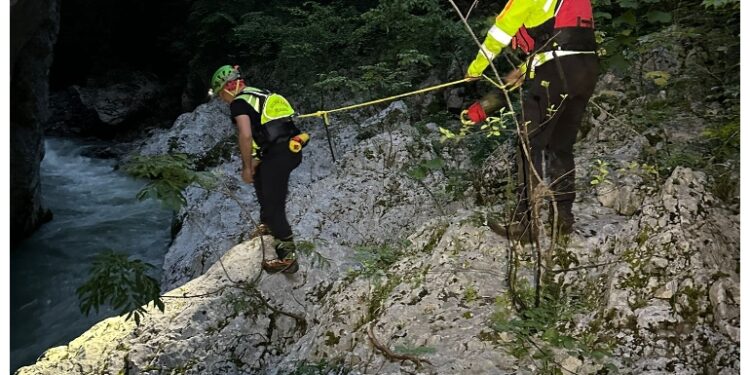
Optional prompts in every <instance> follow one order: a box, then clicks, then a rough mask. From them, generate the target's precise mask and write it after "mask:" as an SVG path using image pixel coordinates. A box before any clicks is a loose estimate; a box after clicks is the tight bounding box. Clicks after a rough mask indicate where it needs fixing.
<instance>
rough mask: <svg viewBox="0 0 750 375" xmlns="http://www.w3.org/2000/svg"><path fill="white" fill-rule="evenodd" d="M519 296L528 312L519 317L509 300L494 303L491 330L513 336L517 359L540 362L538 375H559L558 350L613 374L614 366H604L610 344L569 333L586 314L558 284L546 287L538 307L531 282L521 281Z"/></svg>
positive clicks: (509, 345) (510, 346)
mask: <svg viewBox="0 0 750 375" xmlns="http://www.w3.org/2000/svg"><path fill="white" fill-rule="evenodd" d="M517 293H518V296H519V297H520V298H523V299H525V300H526V301H527V302H526V306H530V307H529V308H527V309H525V310H523V311H521V312H519V313H518V314H517V315H516V314H515V313H514V311H513V307H512V304H511V301H510V298H509V297H508V296H500V297H498V298H496V300H495V312H494V313H493V314H492V316H491V317H490V322H489V323H490V327H491V328H492V329H493V330H494V331H495V332H497V333H501V332H506V333H509V334H511V335H512V337H513V341H511V342H509V343H507V344H506V345H507V349H508V351H509V353H510V354H511V355H513V356H514V357H516V358H519V359H522V358H529V359H531V360H533V361H535V362H537V367H538V368H539V371H540V372H539V373H543V374H559V373H567V372H569V371H562V372H560V369H561V365H560V364H559V363H558V362H557V361H556V358H555V350H556V349H557V350H559V349H562V350H565V351H567V352H568V354H570V355H573V356H575V357H578V358H587V359H589V360H591V361H593V362H596V363H600V364H602V366H603V369H606V371H609V373H612V371H613V370H614V371H616V369H614V367H613V366H611V365H609V364H603V363H602V362H603V361H604V359H605V358H606V357H607V356H608V355H609V344H608V343H606V342H601V341H600V340H599V339H598V338H597V337H592V336H591V334H588V335H587V336H585V337H581V335H580V334H577V333H575V332H569V331H568V328H567V327H569V326H570V323H572V322H574V320H575V315H576V314H578V313H579V312H580V311H582V310H583V308H584V307H583V306H582V304H581V302H579V299H578V298H572V297H571V296H569V295H567V294H565V293H563V291H562V290H561V289H560V287H559V286H558V285H557V284H555V283H546V284H544V286H543V288H542V301H543V303H541V304H539V305H538V306H535V305H534V304H533V299H534V298H535V297H534V295H535V291H534V289H533V288H531V287H530V285H529V283H528V282H525V280H521V282H519V283H518V285H517Z"/></svg>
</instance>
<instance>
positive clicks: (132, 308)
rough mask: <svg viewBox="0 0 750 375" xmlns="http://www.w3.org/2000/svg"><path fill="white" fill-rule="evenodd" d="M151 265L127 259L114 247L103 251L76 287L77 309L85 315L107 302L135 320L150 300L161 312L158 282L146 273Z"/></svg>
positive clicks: (136, 320)
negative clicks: (81, 282)
mask: <svg viewBox="0 0 750 375" xmlns="http://www.w3.org/2000/svg"><path fill="white" fill-rule="evenodd" d="M153 269H154V266H153V265H151V264H148V263H144V262H142V261H140V260H137V259H136V260H128V256H127V255H126V254H122V253H116V252H114V251H111V250H110V251H105V252H102V253H100V254H98V255H97V256H96V258H94V261H93V263H92V267H91V273H90V276H89V279H88V280H87V281H86V282H85V283H84V284H83V285H81V286H80V287H79V288H78V289H77V290H76V294H77V295H78V300H79V304H80V308H81V312H82V313H83V314H84V315H88V314H89V313H90V312H91V310H92V309H93V310H94V311H96V312H99V308H100V307H101V306H104V305H109V306H111V307H112V308H113V309H115V310H119V314H120V315H125V314H127V316H126V317H125V319H126V320H127V319H130V318H131V317H132V318H134V319H135V323H136V324H140V323H141V316H142V315H143V314H145V313H146V309H145V308H144V306H147V305H148V304H149V303H153V304H154V306H156V307H157V308H158V309H159V310H160V311H161V312H164V302H162V300H161V298H160V289H159V282H158V281H157V280H156V279H154V278H153V277H151V276H149V275H148V273H149V272H150V271H152V270H153Z"/></svg>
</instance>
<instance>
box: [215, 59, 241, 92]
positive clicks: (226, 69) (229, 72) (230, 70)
mask: <svg viewBox="0 0 750 375" xmlns="http://www.w3.org/2000/svg"><path fill="white" fill-rule="evenodd" d="M239 78H240V70H239V67H238V66H236V65H235V66H231V65H224V66H222V67H221V68H219V69H217V70H216V72H215V73H214V75H213V77H211V90H212V91H213V93H214V94H218V93H219V91H221V89H222V88H224V85H225V84H226V83H227V82H230V81H234V80H235V79H239Z"/></svg>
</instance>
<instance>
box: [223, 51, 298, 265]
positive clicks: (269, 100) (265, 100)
mask: <svg viewBox="0 0 750 375" xmlns="http://www.w3.org/2000/svg"><path fill="white" fill-rule="evenodd" d="M211 90H212V92H213V94H212V95H218V96H219V97H220V98H221V100H223V101H224V102H226V103H229V108H230V112H231V116H232V120H233V122H234V124H235V126H236V127H237V137H238V142H237V143H238V144H239V147H240V153H241V156H242V180H243V181H245V182H247V183H252V184H254V185H255V193H256V195H257V198H258V203H259V204H260V222H261V228H259V229H260V230H259V232H261V234H266V233H267V232H270V234H271V235H273V237H274V248H275V249H276V255H277V259H273V260H265V259H264V260H263V263H262V265H263V269H264V270H266V271H267V272H269V273H275V272H283V273H295V272H297V270H298V269H299V265H298V264H297V255H296V247H295V244H294V238H293V234H292V228H291V226H290V225H289V221H288V220H287V218H286V198H287V194H288V191H289V175H290V174H291V172H292V171H293V170H294V169H295V168H297V166H299V164H300V163H301V162H302V153H301V152H300V148H301V147H293V144H295V142H298V143H296V145H297V146H299V142H300V137H302V136H304V142H302V143H303V145H304V143H306V141H307V137H306V134H304V133H301V132H300V130H299V129H298V128H297V127H296V126H295V125H294V122H293V121H292V118H291V116H292V115H293V114H294V109H293V108H292V106H291V105H290V104H289V102H288V101H287V100H286V99H285V98H284V97H283V96H281V95H279V94H275V93H272V92H269V91H266V90H261V89H258V88H254V87H249V86H246V85H245V82H244V80H243V79H242V76H241V75H240V72H239V68H238V67H237V66H230V65H224V66H222V67H220V68H219V69H218V70H216V72H215V73H214V75H213V77H212V78H211Z"/></svg>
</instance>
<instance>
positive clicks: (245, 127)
mask: <svg viewBox="0 0 750 375" xmlns="http://www.w3.org/2000/svg"><path fill="white" fill-rule="evenodd" d="M234 121H235V123H236V124H237V143H238V144H239V145H240V154H241V157H242V180H243V181H245V182H247V183H248V184H249V183H252V182H253V174H255V168H253V132H252V128H251V127H250V116H248V115H239V116H235V118H234Z"/></svg>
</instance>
